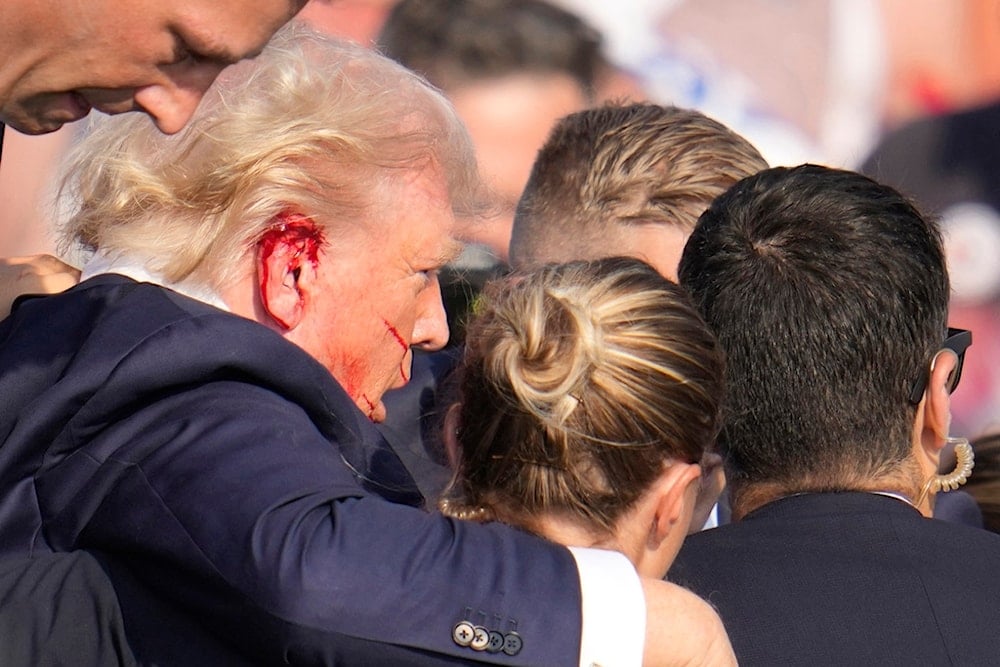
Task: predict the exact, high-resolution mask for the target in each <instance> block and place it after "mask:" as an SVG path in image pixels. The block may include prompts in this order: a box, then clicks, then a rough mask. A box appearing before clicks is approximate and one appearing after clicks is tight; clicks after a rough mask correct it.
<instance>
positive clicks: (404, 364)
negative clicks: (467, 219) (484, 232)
mask: <svg viewBox="0 0 1000 667" xmlns="http://www.w3.org/2000/svg"><path fill="white" fill-rule="evenodd" d="M386 187H387V192H389V193H390V194H389V196H388V198H389V199H391V200H392V203H391V204H390V205H387V206H384V207H383V208H382V209H381V210H377V211H373V212H372V213H371V215H370V216H369V218H368V220H366V221H365V223H366V224H365V225H364V227H365V229H366V232H365V233H364V235H363V238H361V239H352V240H350V241H347V240H344V239H341V240H340V242H338V240H337V239H334V238H331V239H330V243H329V245H328V247H327V248H326V249H325V252H324V255H325V256H323V257H322V259H321V261H320V262H319V272H320V277H319V279H320V280H321V281H322V282H323V284H324V285H325V287H324V288H323V293H322V297H321V299H319V300H318V302H317V304H316V311H317V317H315V318H311V319H310V322H309V324H308V325H307V326H308V327H310V328H311V329H312V331H311V335H308V336H307V337H306V339H305V340H302V342H300V345H302V346H303V347H304V348H305V349H306V350H307V351H308V352H310V353H311V354H312V355H313V356H314V357H316V358H317V359H318V360H319V361H320V362H322V363H323V364H324V365H325V366H326V367H327V368H328V369H329V370H330V372H331V373H332V374H333V376H334V377H335V378H336V379H337V381H338V382H339V383H340V385H341V386H342V387H343V388H344V390H345V391H346V392H347V393H348V394H349V395H350V397H351V398H352V399H353V400H354V402H355V404H356V405H357V406H358V408H360V409H361V411H362V412H364V413H365V414H366V415H368V417H369V418H370V419H372V420H373V421H382V420H384V419H385V405H384V404H383V403H382V396H383V394H384V393H385V392H386V391H388V390H389V389H393V388H396V387H401V386H403V385H404V384H406V382H407V381H409V379H410V372H411V361H412V353H411V351H410V348H411V347H418V348H420V349H424V350H437V349H440V348H441V347H443V346H444V345H445V344H446V343H447V342H448V323H447V318H446V317H445V311H444V306H443V304H442V302H441V288H440V285H439V284H438V279H437V271H438V269H440V268H441V267H442V266H443V265H444V264H445V263H446V262H448V261H450V260H451V259H452V258H453V257H454V256H455V255H456V254H457V252H458V250H459V245H458V244H457V243H456V242H455V241H454V240H453V238H452V233H453V231H454V226H455V218H454V214H453V212H452V209H451V202H450V200H449V197H448V191H447V188H446V186H445V183H444V180H443V178H442V177H441V175H440V173H439V172H438V170H437V169H436V168H433V167H429V168H427V169H424V170H423V171H412V172H409V173H408V174H407V175H405V176H404V177H402V178H401V179H400V181H399V182H397V183H395V184H392V185H388V186H386Z"/></svg>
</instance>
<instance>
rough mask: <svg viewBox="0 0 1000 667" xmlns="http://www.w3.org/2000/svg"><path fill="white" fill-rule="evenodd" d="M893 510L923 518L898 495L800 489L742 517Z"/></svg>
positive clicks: (777, 517)
mask: <svg viewBox="0 0 1000 667" xmlns="http://www.w3.org/2000/svg"><path fill="white" fill-rule="evenodd" d="M872 512H875V513H879V514H885V513H891V514H895V515H898V516H900V517H907V516H910V517H912V518H923V515H922V514H921V513H920V511H919V510H917V509H916V508H915V507H913V506H912V505H910V504H909V503H907V502H905V501H903V500H900V499H898V498H895V497H892V496H887V495H882V494H877V493H865V492H863V491H838V492H827V493H801V494H794V495H790V496H783V497H781V498H778V499H777V500H772V501H771V502H769V503H767V504H766V505H763V506H762V507H759V508H757V509H756V510H754V511H753V512H750V513H749V514H747V515H746V516H745V517H743V519H742V521H753V520H755V519H784V518H788V517H791V516H797V517H801V516H805V515H812V516H823V515H827V514H838V515H843V514H847V513H854V514H867V513H872Z"/></svg>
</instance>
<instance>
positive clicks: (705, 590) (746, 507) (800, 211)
mask: <svg viewBox="0 0 1000 667" xmlns="http://www.w3.org/2000/svg"><path fill="white" fill-rule="evenodd" d="M680 280H681V283H682V284H683V285H684V286H685V287H687V289H688V290H689V291H690V293H691V294H692V296H693V298H694V300H695V302H696V304H697V305H698V307H699V309H700V310H701V312H702V315H703V317H704V318H705V320H706V321H707V322H708V323H709V325H710V326H711V327H713V328H714V330H715V332H716V334H717V336H718V338H719V341H720V343H721V344H722V347H723V349H724V350H725V352H726V357H727V390H728V391H727V405H726V408H725V411H724V419H723V422H724V423H723V431H722V435H721V438H720V447H721V449H722V450H723V453H724V456H725V459H726V472H727V477H728V480H729V488H730V498H731V501H732V509H733V517H734V519H736V521H735V523H732V524H730V525H727V526H722V527H720V528H716V529H714V530H709V531H705V532H703V533H700V534H698V535H694V536H692V537H691V538H690V539H689V540H688V541H687V542H686V543H685V545H684V548H683V549H682V551H681V554H680V556H679V558H678V559H677V561H676V562H675V567H674V569H672V571H671V578H672V579H673V580H675V581H677V582H680V583H683V584H685V585H688V586H690V587H691V588H692V589H693V590H695V591H696V592H700V593H701V594H702V595H704V596H706V597H708V598H709V599H710V600H711V601H712V602H713V603H714V604H715V605H716V607H717V608H718V609H719V612H720V614H721V615H722V617H723V620H724V621H725V622H726V627H727V628H728V630H729V632H730V634H731V637H732V642H733V647H734V649H735V651H736V654H737V658H738V659H739V661H740V664H743V665H765V664H766V665H775V664H837V665H876V664H933V665H940V664H963V665H972V664H990V663H992V662H994V661H995V660H996V656H997V655H998V653H1000V638H998V636H997V634H996V631H995V629H996V627H997V626H998V625H1000V607H998V606H997V604H996V600H997V598H998V597H1000V583H998V579H997V577H996V573H997V572H1000V538H998V537H997V536H996V535H992V534H990V533H987V532H985V531H981V530H978V529H973V528H968V527H965V526H959V525H955V524H951V523H946V522H942V521H936V520H932V519H929V518H927V517H930V516H931V510H932V507H933V504H934V497H933V493H930V494H928V493H927V490H928V489H929V490H930V491H933V487H934V480H935V476H936V475H937V473H938V465H939V463H940V462H941V459H942V452H943V451H944V450H945V447H946V443H948V441H949V438H948V429H949V407H950V393H951V391H952V390H954V388H955V386H956V384H957V383H958V380H959V377H960V372H961V365H962V358H963V354H964V351H965V347H966V346H967V345H968V344H969V342H970V340H971V339H970V336H969V334H968V332H964V331H960V330H949V329H948V325H947V318H948V290H949V287H948V275H947V271H946V268H945V261H944V255H943V252H942V248H941V237H940V234H939V231H938V228H937V226H936V225H935V224H934V223H933V222H931V221H929V220H927V219H926V218H925V217H923V216H922V215H921V214H920V213H919V212H918V211H917V210H916V209H915V208H914V207H913V206H912V205H911V204H910V203H909V202H907V201H906V200H905V199H904V198H903V197H902V196H901V195H899V193H897V192H896V191H895V190H893V189H891V188H889V187H886V186H883V185H880V184H878V183H876V182H875V181H872V180H870V179H868V178H866V177H864V176H861V175H859V174H855V173H852V172H847V171H838V170H832V169H826V168H823V167H818V166H812V165H805V166H802V167H797V168H795V169H783V168H781V169H771V170H767V171H763V172H761V173H759V174H757V175H755V176H751V177H749V178H746V179H744V180H742V181H740V182H739V183H737V184H736V185H734V186H733V187H732V188H730V189H729V190H728V191H727V192H726V193H725V194H723V195H722V196H721V197H719V198H718V199H716V200H715V202H714V203H713V204H712V206H711V207H710V208H709V209H708V211H706V212H705V213H704V214H703V215H702V217H701V218H700V220H699V222H698V225H697V227H696V228H695V230H694V232H693V234H692V236H691V237H690V239H689V241H688V244H687V246H686V247H685V250H684V254H683V256H682V259H681V264H680ZM960 473H962V471H961V470H958V474H955V475H953V477H954V478H958V477H961V474H960Z"/></svg>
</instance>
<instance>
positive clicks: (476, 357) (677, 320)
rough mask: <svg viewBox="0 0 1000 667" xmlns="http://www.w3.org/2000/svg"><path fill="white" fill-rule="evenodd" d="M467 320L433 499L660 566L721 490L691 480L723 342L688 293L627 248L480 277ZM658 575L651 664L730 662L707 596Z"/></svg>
mask: <svg viewBox="0 0 1000 667" xmlns="http://www.w3.org/2000/svg"><path fill="white" fill-rule="evenodd" d="M468 332H469V333H468V338H467V341H466V351H465V357H464V359H463V361H462V364H461V367H460V371H459V378H458V382H459V395H458V396H459V397H458V402H457V403H456V404H454V405H453V406H452V407H451V408H450V410H449V412H448V416H447V418H446V423H445V443H446V445H447V448H448V451H449V456H450V457H451V460H452V464H453V465H454V467H455V473H454V477H453V479H452V481H451V484H450V485H449V487H448V489H447V490H446V491H445V494H444V497H443V499H442V500H441V503H440V507H441V510H442V512H444V513H445V514H447V515H450V516H453V517H455V518H460V519H473V520H479V521H501V522H503V523H507V524H510V525H514V526H518V527H520V528H522V529H524V530H526V531H529V532H532V533H535V534H538V535H541V536H543V537H546V538H549V539H551V540H553V541H555V542H559V543H562V544H566V545H569V546H586V547H598V548H606V549H613V550H616V551H620V552H622V553H623V554H625V555H626V556H627V557H628V558H629V559H630V560H631V561H632V562H633V564H635V566H636V570H637V571H638V572H639V574H640V575H641V576H644V577H653V578H657V579H659V578H662V577H663V576H664V575H665V574H666V572H667V569H668V568H669V566H670V563H671V562H672V561H673V559H674V557H675V556H676V554H677V551H678V550H679V549H680V546H681V543H682V542H683V540H684V537H685V535H686V534H687V533H688V530H689V528H690V526H691V524H692V519H693V518H694V517H695V515H696V514H697V513H698V512H697V511H696V505H698V506H699V507H700V506H702V505H708V506H711V502H713V501H714V497H711V498H701V499H699V490H700V488H701V484H700V480H701V473H702V468H701V464H702V463H703V462H704V461H707V460H709V459H710V458H712V457H714V456H715V455H714V454H711V453H710V451H711V447H712V445H713V443H714V440H715V437H716V434H717V432H718V428H719V412H720V398H721V395H722V386H723V384H722V372H723V355H722V352H721V350H720V349H719V347H718V345H717V343H716V341H715V338H714V336H713V335H712V333H711V332H710V331H709V329H708V328H707V326H706V325H705V323H704V322H703V321H702V319H701V317H700V316H699V315H698V314H697V312H696V311H695V310H694V308H693V307H692V306H691V304H690V302H689V301H688V299H687V296H686V295H685V293H684V292H683V291H682V290H681V288H679V287H678V286H677V285H675V284H674V283H672V282H670V281H668V280H666V279H665V278H663V277H661V276H660V275H659V274H658V273H656V271H654V270H653V269H652V268H650V267H649V266H647V265H646V264H644V263H643V262H640V261H638V260H634V259H627V258H611V259H603V260H597V261H589V262H585V261H579V262H570V263H567V264H560V265H551V266H547V267H544V268H542V269H540V270H538V271H535V272H532V273H526V274H520V275H515V276H512V277H510V278H508V279H506V280H500V281H497V282H494V283H492V284H491V285H489V286H488V287H487V289H486V290H485V291H484V293H483V298H482V301H481V303H480V305H479V310H478V313H477V316H476V317H475V318H474V319H473V321H472V322H471V323H470V327H469V330H468ZM708 495H711V496H714V495H716V494H711V493H710V494H708ZM699 500H700V502H699ZM694 520H695V522H696V523H697V522H700V521H701V520H703V517H698V518H695V519H694ZM700 525H701V524H700V523H698V525H697V526H696V527H698V526H700ZM662 583H663V586H664V587H669V588H670V589H671V592H670V603H671V604H672V606H674V607H675V608H676V610H677V613H676V614H675V617H676V623H673V624H671V627H668V628H662V629H659V631H662V632H663V633H670V634H672V635H675V636H673V637H671V638H670V641H667V642H658V643H663V644H664V645H666V646H669V647H670V649H669V651H668V652H667V653H665V654H664V655H663V656H661V657H662V660H661V661H659V663H658V664H716V665H717V664H730V663H734V662H735V659H734V658H733V657H732V649H731V648H730V646H729V641H728V639H727V637H726V635H725V631H724V630H723V629H722V626H721V621H719V620H718V617H717V616H716V615H715V612H714V611H713V610H712V609H711V607H709V606H708V605H707V604H706V603H705V602H704V601H702V600H701V599H700V598H698V597H697V596H695V595H694V594H692V593H690V592H689V591H686V590H685V589H682V588H680V587H676V586H674V585H673V584H669V583H666V582H662Z"/></svg>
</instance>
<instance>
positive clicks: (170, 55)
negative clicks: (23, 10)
mask: <svg viewBox="0 0 1000 667" xmlns="http://www.w3.org/2000/svg"><path fill="white" fill-rule="evenodd" d="M303 2H304V0H216V1H214V2H209V1H208V0H174V1H172V2H157V1H155V0H118V1H115V0H88V1H86V2H69V3H59V10H58V11H53V9H52V7H51V6H50V5H51V4H52V3H46V2H39V3H37V5H36V6H37V7H38V8H39V9H38V11H37V12H36V14H37V16H34V17H32V16H31V15H30V14H29V15H28V16H26V17H25V18H26V19H27V20H28V22H29V23H30V24H31V25H28V26H24V28H23V29H22V30H20V31H19V32H18V34H17V36H16V38H15V41H16V42H17V44H18V46H16V47H12V46H11V43H9V44H7V45H3V46H0V54H2V55H3V58H4V62H3V63H0V118H2V120H3V121H4V122H5V123H8V124H9V125H10V126H11V127H14V128H15V129H17V130H19V131H21V132H25V133H28V134H41V133H44V132H51V131H53V130H57V129H59V127H61V126H62V125H63V124H64V123H68V122H71V121H75V120H79V119H80V118H83V117H84V116H86V115H87V114H88V113H89V112H90V111H91V109H97V110H99V111H104V112H106V113H121V112H124V111H144V112H146V113H148V114H149V115H150V116H151V117H152V118H153V120H154V122H155V123H156V124H157V126H158V127H159V128H160V129H161V130H162V131H164V132H176V131H178V130H180V129H181V128H182V127H183V126H184V124H185V123H186V122H187V120H188V119H189V118H190V117H191V114H192V113H194V110H195V108H197V106H198V102H199V101H200V100H201V96H202V94H204V92H205V91H206V90H207V89H208V87H209V86H210V85H211V83H212V82H213V81H214V80H215V77H216V76H217V75H218V74H219V72H220V71H222V69H223V68H224V67H226V66H227V65H228V64H230V63H233V62H236V61H238V60H240V59H242V58H246V57H249V56H252V55H255V54H256V53H258V52H259V51H260V49H261V48H262V47H263V46H264V44H265V43H266V42H267V40H268V39H269V38H270V37H271V35H272V34H273V33H274V31H275V30H277V29H278V28H279V27H280V26H281V25H282V24H284V23H285V22H286V21H287V20H288V19H290V18H291V17H292V16H293V15H294V13H295V12H296V11H297V10H298V9H299V8H300V7H301V4H302V3H303ZM20 4H27V3H20ZM30 11H31V10H28V12H30ZM32 18H34V19H35V20H34V21H31V19H32ZM8 51H10V52H8Z"/></svg>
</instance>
